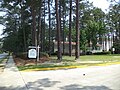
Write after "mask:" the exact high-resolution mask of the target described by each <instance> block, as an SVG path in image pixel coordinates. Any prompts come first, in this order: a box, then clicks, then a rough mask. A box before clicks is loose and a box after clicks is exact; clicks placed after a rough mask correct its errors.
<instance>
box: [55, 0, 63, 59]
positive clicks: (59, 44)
mask: <svg viewBox="0 0 120 90" xmlns="http://www.w3.org/2000/svg"><path fill="white" fill-rule="evenodd" d="M55 9H56V21H57V45H58V52H57V53H58V55H57V57H58V60H59V61H61V60H62V53H61V40H60V21H59V13H58V0H55Z"/></svg>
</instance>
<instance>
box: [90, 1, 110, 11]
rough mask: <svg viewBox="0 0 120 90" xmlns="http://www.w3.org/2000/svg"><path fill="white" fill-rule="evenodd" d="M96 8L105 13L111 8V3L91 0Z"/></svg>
mask: <svg viewBox="0 0 120 90" xmlns="http://www.w3.org/2000/svg"><path fill="white" fill-rule="evenodd" d="M89 1H90V2H93V5H94V6H95V7H98V8H101V9H102V10H103V11H104V12H106V9H108V8H109V5H110V3H109V2H108V1H107V0H89Z"/></svg>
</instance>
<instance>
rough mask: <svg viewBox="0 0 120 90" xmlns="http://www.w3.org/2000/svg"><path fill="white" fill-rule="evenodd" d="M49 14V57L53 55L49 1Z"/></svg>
mask: <svg viewBox="0 0 120 90" xmlns="http://www.w3.org/2000/svg"><path fill="white" fill-rule="evenodd" d="M48 13H49V32H48V33H49V55H50V53H51V32H50V31H51V12H50V0H48Z"/></svg>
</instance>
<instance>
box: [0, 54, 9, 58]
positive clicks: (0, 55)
mask: <svg viewBox="0 0 120 90" xmlns="http://www.w3.org/2000/svg"><path fill="white" fill-rule="evenodd" d="M7 55H8V53H2V54H0V59H2V58H4V57H5V56H7Z"/></svg>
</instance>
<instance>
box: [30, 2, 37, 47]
mask: <svg viewBox="0 0 120 90" xmlns="http://www.w3.org/2000/svg"><path fill="white" fill-rule="evenodd" d="M31 14H32V45H33V46H36V45H37V43H36V10H35V3H34V2H32V4H31Z"/></svg>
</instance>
